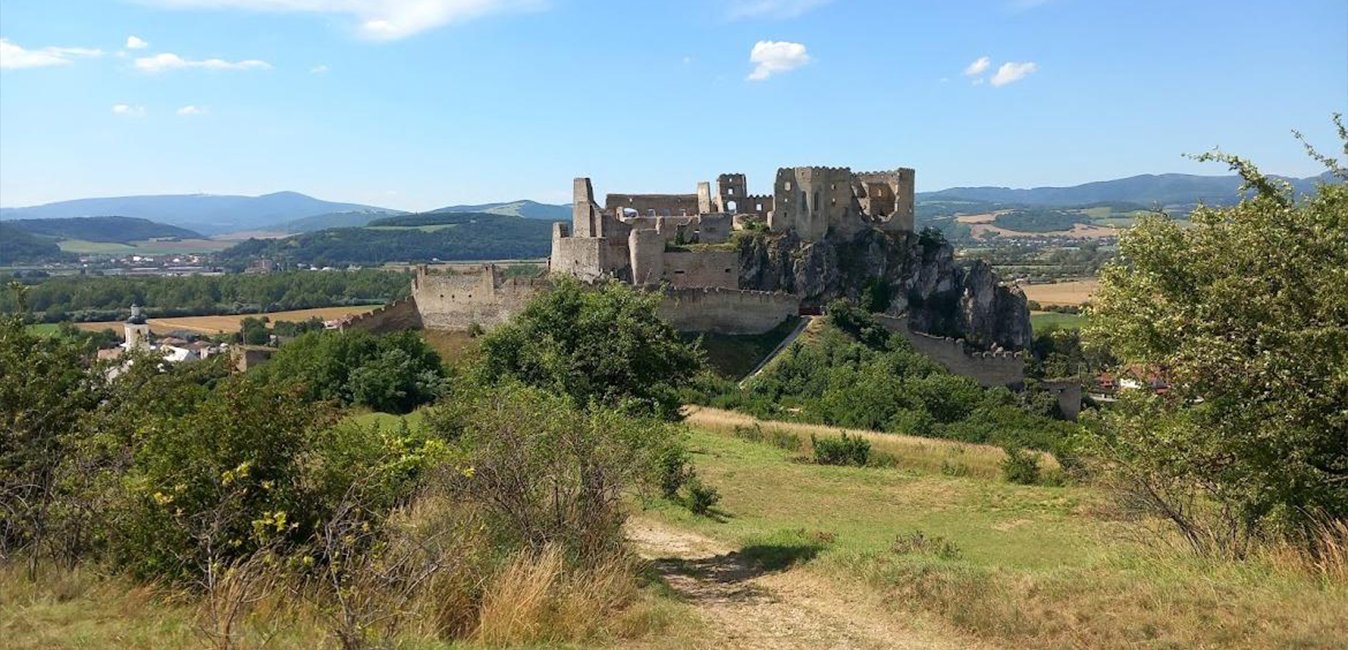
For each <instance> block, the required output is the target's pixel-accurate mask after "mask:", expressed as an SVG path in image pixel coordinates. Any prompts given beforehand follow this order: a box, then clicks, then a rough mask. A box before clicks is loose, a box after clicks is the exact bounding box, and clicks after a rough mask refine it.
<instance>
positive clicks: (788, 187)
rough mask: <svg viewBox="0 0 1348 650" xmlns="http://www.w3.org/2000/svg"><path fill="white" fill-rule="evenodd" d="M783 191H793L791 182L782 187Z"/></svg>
mask: <svg viewBox="0 0 1348 650" xmlns="http://www.w3.org/2000/svg"><path fill="white" fill-rule="evenodd" d="M782 189H784V190H786V191H788V192H790V191H791V181H787V182H786V185H785V186H784V187H782Z"/></svg>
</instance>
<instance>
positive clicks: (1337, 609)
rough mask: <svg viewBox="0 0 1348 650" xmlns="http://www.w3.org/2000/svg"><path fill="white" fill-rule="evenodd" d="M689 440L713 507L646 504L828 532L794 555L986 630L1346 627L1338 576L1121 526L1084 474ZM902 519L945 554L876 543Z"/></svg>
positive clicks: (1267, 638) (1291, 636)
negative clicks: (1063, 481)
mask: <svg viewBox="0 0 1348 650" xmlns="http://www.w3.org/2000/svg"><path fill="white" fill-rule="evenodd" d="M692 443H693V445H694V447H695V448H696V450H697V451H698V453H696V454H695V462H696V463H697V466H698V471H699V473H700V474H701V475H702V476H703V477H704V478H705V479H706V480H707V481H708V483H710V484H711V485H714V486H716V487H717V488H718V489H719V490H720V491H721V494H722V497H723V499H722V501H721V504H720V508H721V510H722V511H723V512H724V516H723V517H722V518H720V520H719V521H718V520H713V519H707V518H699V517H694V516H692V515H690V514H689V513H688V512H687V511H685V510H682V509H676V508H672V507H668V506H657V507H656V508H655V509H654V511H653V513H652V514H654V515H656V516H659V517H661V518H663V519H665V520H666V521H669V522H671V523H674V524H676V525H679V526H682V527H687V528H691V529H695V530H697V531H699V532H701V533H704V534H706V535H709V536H712V537H714V538H718V539H721V540H724V541H727V542H731V543H735V544H740V545H744V546H750V545H764V544H771V543H772V542H773V541H774V540H783V539H796V540H799V539H802V538H810V537H817V536H818V535H817V534H816V533H815V532H814V531H821V532H822V533H824V537H827V535H829V534H831V535H833V536H835V541H834V542H833V543H832V544H829V545H827V546H826V548H825V549H824V550H823V551H822V552H821V553H820V555H819V556H818V558H817V559H815V560H814V561H813V562H811V563H809V564H807V565H805V566H806V569H805V570H809V571H815V572H819V573H821V574H824V575H827V576H830V577H832V578H833V579H836V580H838V581H839V582H840V583H842V584H844V585H846V586H847V588H857V587H861V586H865V587H869V588H870V589H874V590H877V591H879V592H880V593H881V594H883V596H884V598H885V600H886V602H888V603H889V604H890V605H891V606H892V607H893V608H895V609H896V610H898V611H899V612H901V613H902V615H904V616H910V615H916V616H919V617H926V618H928V619H936V620H939V621H941V622H942V623H943V624H948V625H953V626H954V627H956V628H958V629H960V630H962V631H964V632H966V633H970V634H972V635H975V636H977V637H980V638H983V639H986V640H988V641H991V642H993V643H995V644H999V645H1000V644H1008V645H1015V646H1018V647H1027V648H1054V647H1137V646H1142V647H1200V646H1202V647H1305V648H1320V647H1335V646H1336V645H1337V644H1339V643H1340V642H1341V640H1342V639H1344V638H1348V617H1344V616H1342V613H1343V612H1344V611H1348V588H1345V587H1344V586H1342V585H1338V586H1327V585H1323V584H1320V583H1318V582H1316V581H1314V580H1312V579H1309V578H1307V577H1305V576H1302V575H1299V574H1291V573H1282V572H1277V571H1274V570H1272V569H1269V568H1267V567H1264V566H1262V565H1260V564H1257V563H1249V564H1245V565H1236V564H1227V563H1213V562H1204V561H1199V560H1196V559H1194V558H1192V557H1189V556H1186V555H1184V554H1182V553H1177V552H1175V551H1173V550H1167V548H1168V547H1166V545H1165V544H1162V543H1158V540H1156V539H1150V540H1148V543H1147V544H1138V543H1135V542H1131V541H1128V540H1130V539H1131V538H1132V536H1133V535H1134V534H1135V533H1137V532H1138V530H1139V528H1138V526H1137V524H1135V523H1126V522H1123V521H1119V520H1118V518H1116V517H1111V516H1108V514H1107V513H1109V512H1110V509H1109V508H1108V501H1107V499H1105V496H1104V495H1103V494H1101V493H1100V492H1099V491H1097V490H1095V489H1093V488H1086V487H1065V488H1046V487H1025V486H1013V485H1009V484H1006V483H1002V482H999V481H995V480H987V479H980V478H973V477H952V476H944V475H941V474H939V473H930V472H917V471H911V470H904V469H902V468H903V467H904V466H905V459H904V458H903V457H900V463H899V467H900V469H897V470H895V469H860V468H841V467H821V466H815V465H809V464H804V463H800V462H797V461H795V460H794V459H793V456H794V455H795V454H792V453H790V452H785V451H781V450H778V449H776V448H773V447H769V446H767V445H762V444H755V443H748V442H744V441H741V440H738V439H735V438H732V437H729V436H727V435H725V434H720V433H712V432H708V431H703V430H695V431H694V432H693V434H692ZM800 529H804V531H806V532H805V535H801V534H800V533H792V532H791V531H796V530H800ZM918 530H920V531H922V532H923V533H924V534H927V535H939V536H941V537H944V538H946V539H949V540H950V541H952V542H953V543H954V544H955V545H956V546H957V547H958V548H959V550H960V551H961V556H960V557H959V558H957V559H942V558H939V557H935V556H932V555H929V554H922V553H917V554H913V553H905V554H898V553H895V552H892V551H891V545H892V543H893V541H894V539H895V537H896V536H897V535H900V534H905V533H911V532H914V531H918Z"/></svg>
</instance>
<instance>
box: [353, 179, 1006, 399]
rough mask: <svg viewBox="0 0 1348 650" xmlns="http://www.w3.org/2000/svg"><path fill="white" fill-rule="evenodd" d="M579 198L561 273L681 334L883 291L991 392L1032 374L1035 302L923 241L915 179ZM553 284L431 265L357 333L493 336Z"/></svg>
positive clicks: (770, 323)
mask: <svg viewBox="0 0 1348 650" xmlns="http://www.w3.org/2000/svg"><path fill="white" fill-rule="evenodd" d="M572 194H573V201H572V214H571V223H569V224H567V223H556V224H554V225H553V232H552V251H551V256H550V257H549V260H548V270H549V273H555V274H564V275H569V276H573V277H575V278H578V279H580V280H581V281H583V282H602V281H620V282H626V283H629V284H632V285H634V286H637V287H641V288H644V289H648V290H655V291H659V292H661V293H662V296H663V300H662V302H661V305H660V315H661V316H662V317H663V318H665V319H666V320H668V321H669V322H670V323H671V324H673V325H674V327H675V328H677V329H679V330H680V331H690V332H713V333H720V334H735V335H739V334H761V333H764V332H767V331H769V330H772V329H773V328H775V327H777V326H778V325H780V324H782V323H783V322H784V321H786V320H787V319H789V318H791V317H793V316H796V315H798V314H802V313H819V312H818V311H817V310H818V309H820V308H821V307H822V306H823V305H824V304H826V303H827V301H829V300H832V299H834V298H838V297H846V298H851V299H854V300H855V299H858V298H859V296H860V293H861V292H862V291H863V290H865V289H864V287H866V286H868V285H876V284H880V285H883V286H884V287H885V291H884V293H885V294H887V295H891V296H892V300H891V301H889V302H888V303H887V304H886V305H884V306H882V307H879V308H878V309H877V310H878V311H884V312H885V314H886V315H887V316H888V317H889V318H890V320H891V321H892V323H890V324H891V325H894V324H895V323H903V327H902V331H903V332H904V333H905V335H907V336H908V337H909V339H910V340H914V341H915V345H918V347H919V349H922V350H923V351H924V352H927V353H928V354H933V355H934V357H935V358H938V360H940V361H942V363H943V365H946V366H947V367H949V368H950V369H951V370H952V371H955V372H959V373H960V374H967V375H970V376H975V378H976V379H979V380H980V381H982V382H984V383H986V384H1016V383H1018V382H1019V381H1020V379H1021V377H1022V368H1023V364H1022V362H1021V359H1020V355H1012V354H1011V353H1009V352H1003V351H1004V350H1007V349H1013V350H1014V349H1019V348H1022V347H1024V345H1025V344H1027V343H1028V341H1029V335H1030V328H1029V312H1028V309H1027V308H1026V306H1025V304H1026V303H1025V300H1024V296H1023V295H1022V294H1019V293H1018V292H1017V290H1016V289H1014V288H1009V287H1006V286H1003V285H1001V284H1000V283H999V282H998V281H997V279H996V276H995V274H994V273H993V272H992V271H991V269H990V268H989V267H987V265H986V264H985V263H978V262H975V264H974V265H973V266H972V267H970V268H967V269H965V268H961V267H959V266H958V265H956V264H955V262H954V255H953V249H952V248H951V247H950V246H949V244H947V243H945V242H944V241H940V242H936V243H933V242H932V241H931V240H929V239H928V238H926V237H925V236H919V235H918V234H917V233H915V232H914V172H913V170H912V169H908V168H900V169H896V170H893V171H883V172H853V171H852V170H851V169H849V168H846V167H786V168H782V169H779V170H777V174H776V177H775V178H774V181H773V189H772V193H771V194H750V193H749V188H748V181H747V179H746V177H745V175H744V174H738V173H734V174H721V175H719V176H717V178H716V181H715V185H714V188H713V184H712V183H710V182H701V183H698V185H697V188H696V191H695V192H692V193H689V194H607V195H606V196H605V197H604V203H603V205H602V206H601V205H600V204H599V203H598V202H597V201H596V200H595V193H594V188H593V186H592V185H591V182H590V179H588V178H577V179H575V181H574V183H573V185H572ZM737 233H741V234H739V235H737ZM548 283H549V281H548V279H547V276H546V275H542V276H539V277H505V276H504V274H502V273H501V272H500V271H499V270H498V269H497V268H496V267H495V266H493V265H485V266H484V267H483V268H482V269H481V270H480V271H479V272H476V273H463V272H457V273H450V274H438V273H432V272H429V271H428V270H427V269H426V267H424V266H422V267H418V269H417V273H416V277H415V280H414V281H413V285H412V296H411V298H410V299H407V300H405V301H401V302H399V303H395V304H393V305H389V306H388V307H387V308H386V309H385V310H382V311H377V312H374V313H371V314H369V315H367V316H366V317H363V318H361V319H355V320H353V321H351V322H350V323H349V325H348V326H350V327H355V328H360V329H368V330H372V331H388V330H391V329H402V328H406V327H426V328H430V329H450V330H468V329H471V328H473V327H475V326H480V327H485V328H490V327H492V326H494V325H497V324H500V323H503V322H506V321H508V320H509V319H510V318H511V317H513V316H514V315H515V314H517V313H519V311H520V310H522V309H523V307H524V305H525V304H527V303H528V301H529V299H530V298H531V297H532V296H533V295H535V294H536V293H537V292H539V291H542V290H545V288H546V287H547V286H548ZM894 326H895V327H897V325H894ZM926 333H930V334H933V335H935V336H928V335H927V334H926ZM946 337H949V338H946ZM954 341H958V343H957V344H956V343H951V342H954ZM980 350H985V351H986V350H990V351H991V352H980Z"/></svg>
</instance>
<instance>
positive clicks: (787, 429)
mask: <svg viewBox="0 0 1348 650" xmlns="http://www.w3.org/2000/svg"><path fill="white" fill-rule="evenodd" d="M685 413H686V415H687V418H686V420H685V421H686V422H688V424H691V425H693V426H696V427H698V428H701V429H705V430H708V431H714V432H716V433H718V434H722V435H734V433H735V428H736V427H753V426H755V425H757V426H759V427H762V429H763V430H764V431H766V432H778V433H785V434H789V435H791V436H795V437H796V438H798V439H799V440H800V441H801V442H800V447H799V449H800V450H801V451H802V453H803V454H804V455H806V456H808V455H811V454H812V453H813V448H812V447H811V443H810V436H815V437H826V436H827V437H837V436H840V435H842V434H844V433H846V434H847V435H849V436H858V437H861V438H863V439H865V440H866V441H867V442H869V443H871V449H872V451H874V452H879V453H882V454H888V455H890V456H892V457H893V458H894V459H895V460H896V461H897V465H898V466H899V467H900V468H903V469H913V470H917V471H920V472H932V473H944V474H951V475H956V476H972V477H977V478H986V479H995V478H998V477H1000V476H1001V473H1002V469H1001V468H1002V462H1003V461H1005V460H1006V452H1005V451H1003V450H1002V449H1001V448H1000V447H994V446H992V445H978V444H973V443H967V442H959V441H956V440H942V439H939V438H922V437H919V436H908V435H902V434H897V433H881V432H878V431H865V430H862V429H843V428H840V427H831V426H827V425H822V424H801V423H796V422H773V421H766V420H759V419H757V418H754V417H753V416H749V415H745V414H743V413H736V412H734V411H726V410H722V409H716V408H711V407H707V406H689V407H687V410H686V411H685ZM1039 462H1040V467H1041V468H1042V469H1043V470H1045V471H1056V470H1058V469H1059V465H1058V462H1057V460H1056V459H1054V458H1053V456H1052V455H1050V454H1044V453H1041V454H1039Z"/></svg>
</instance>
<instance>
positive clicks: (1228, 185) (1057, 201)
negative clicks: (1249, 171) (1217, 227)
mask: <svg viewBox="0 0 1348 650" xmlns="http://www.w3.org/2000/svg"><path fill="white" fill-rule="evenodd" d="M1284 180H1287V181H1289V182H1291V183H1292V186H1293V188H1294V189H1295V190H1296V191H1297V192H1299V193H1304V192H1309V191H1311V190H1312V189H1314V187H1315V183H1316V182H1317V181H1329V180H1330V179H1329V177H1328V175H1324V176H1312V177H1309V178H1285V179H1284ZM1240 183H1241V181H1240V177H1239V176H1234V175H1232V176H1196V175H1193V174H1143V175H1140V176H1130V177H1128V178H1119V179H1115V180H1110V181H1096V182H1094V183H1085V184H1082V185H1073V186H1070V187H1035V188H1030V189H1011V188H1008V187H952V188H949V189H944V190H940V191H937V192H919V193H918V194H917V200H918V201H920V202H922V201H925V202H934V201H959V200H965V201H978V202H985V203H996V204H1015V205H1025V206H1045V207H1048V206H1052V207H1065V206H1080V205H1085V204H1093V203H1101V202H1115V201H1124V202H1129V203H1138V204H1142V205H1145V206H1148V207H1151V206H1155V205H1161V206H1170V205H1179V206H1188V205H1193V204H1196V203H1200V202H1204V203H1211V204H1221V205H1225V204H1231V203H1235V202H1236V200H1237V198H1238V193H1239V188H1240Z"/></svg>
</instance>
